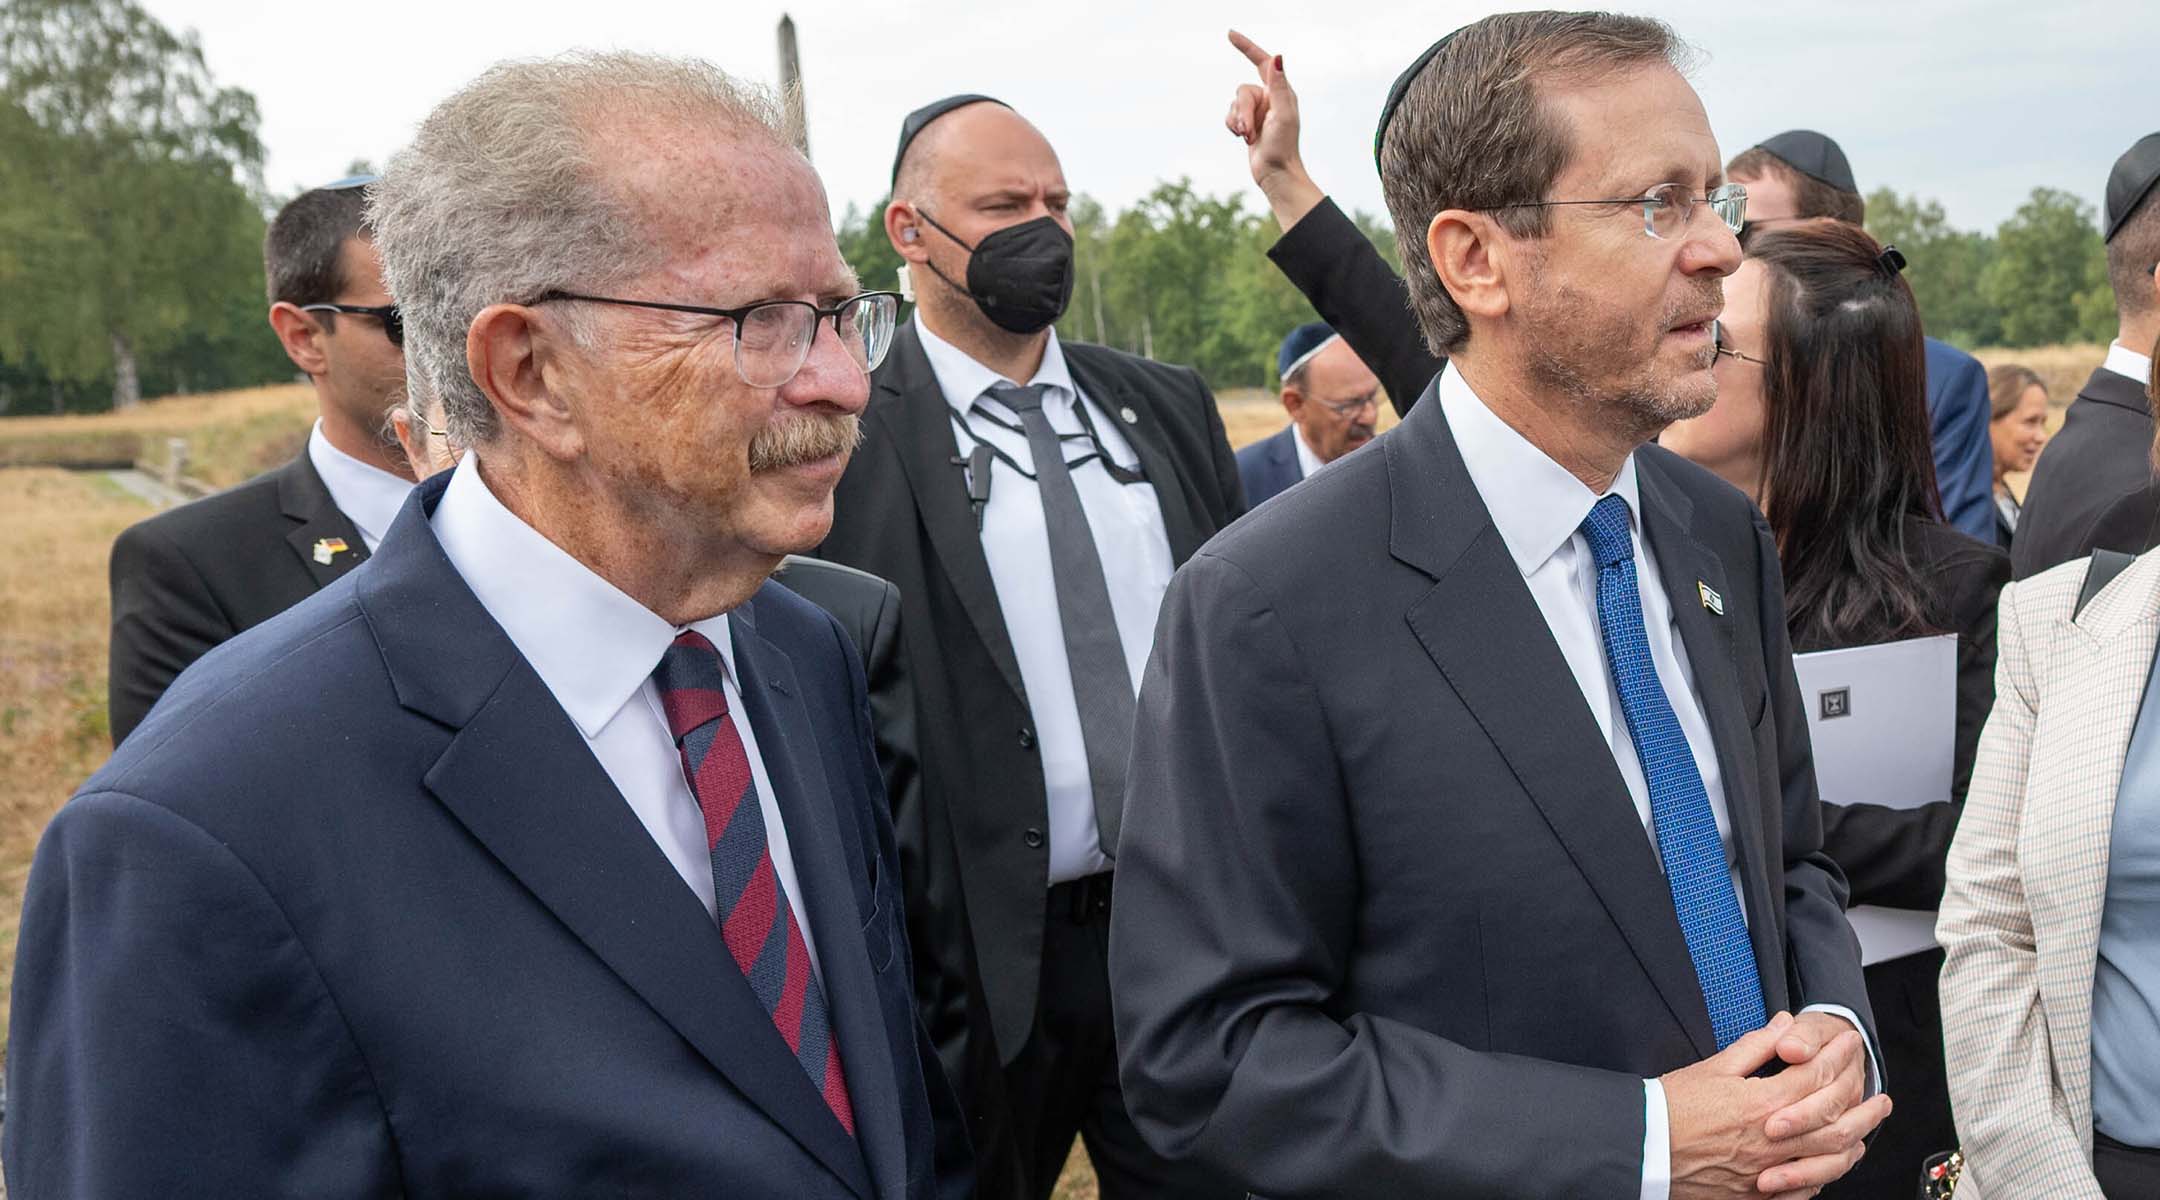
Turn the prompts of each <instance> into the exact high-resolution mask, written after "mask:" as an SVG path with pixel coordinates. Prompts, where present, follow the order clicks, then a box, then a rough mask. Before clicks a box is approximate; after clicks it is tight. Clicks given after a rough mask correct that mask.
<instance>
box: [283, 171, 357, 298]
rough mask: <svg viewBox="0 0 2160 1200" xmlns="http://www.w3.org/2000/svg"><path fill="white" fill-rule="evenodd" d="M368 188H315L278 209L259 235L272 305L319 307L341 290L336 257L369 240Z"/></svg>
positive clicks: (342, 276)
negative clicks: (358, 240) (354, 242)
mask: <svg viewBox="0 0 2160 1200" xmlns="http://www.w3.org/2000/svg"><path fill="white" fill-rule="evenodd" d="M365 193H366V189H365V188H360V187H341V188H316V189H314V190H312V191H306V192H302V193H300V194H299V195H298V196H295V197H293V199H292V202H291V203H289V204H287V205H286V206H285V207H283V208H281V209H279V210H278V215H277V216H276V218H275V219H273V220H272V221H271V222H270V231H269V232H268V233H266V234H264V235H263V288H264V290H265V291H266V292H267V293H268V294H269V297H270V303H272V304H276V303H277V302H279V301H281V300H282V301H284V302H286V303H288V304H323V303H327V302H329V301H331V300H335V299H337V297H338V293H340V292H342V291H344V290H345V284H346V282H347V280H346V279H345V273H344V271H343V270H342V269H340V266H339V255H340V254H341V252H342V251H343V250H344V249H345V242H346V239H348V238H354V237H366V236H368V231H367V225H366V219H367V196H366V194H365Z"/></svg>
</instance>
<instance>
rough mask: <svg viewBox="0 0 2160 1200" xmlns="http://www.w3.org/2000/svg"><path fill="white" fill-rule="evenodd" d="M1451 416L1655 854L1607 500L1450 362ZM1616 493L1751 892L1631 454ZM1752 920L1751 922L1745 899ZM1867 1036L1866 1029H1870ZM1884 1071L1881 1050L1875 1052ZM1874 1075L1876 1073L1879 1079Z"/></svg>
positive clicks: (1648, 617) (1656, 1125)
mask: <svg viewBox="0 0 2160 1200" xmlns="http://www.w3.org/2000/svg"><path fill="white" fill-rule="evenodd" d="M1439 399H1440V409H1441V411H1442V412H1444V413H1446V414H1447V420H1448V427H1449V428H1450V429H1451V430H1453V431H1454V434H1455V444H1456V446H1457V447H1459V448H1460V449H1461V451H1462V456H1463V464H1464V466H1465V467H1467V468H1468V470H1469V473H1470V482H1471V484H1472V485H1473V486H1475V487H1476V488H1477V490H1478V495H1479V496H1480V497H1481V498H1482V499H1483V500H1484V501H1485V508H1486V510H1487V511H1488V512H1489V513H1490V514H1491V516H1492V522H1493V527H1494V529H1495V530H1497V531H1498V532H1499V534H1500V540H1501V542H1502V543H1503V544H1505V545H1506V546H1507V549H1508V554H1509V556H1510V557H1512V558H1513V559H1514V560H1515V567H1516V569H1517V570H1519V571H1521V572H1522V577H1523V582H1524V583H1525V584H1527V585H1528V586H1529V588H1530V596H1531V599H1533V600H1535V601H1536V602H1537V606H1538V612H1539V614H1540V615H1542V616H1543V617H1544V618H1545V625H1546V627H1547V628H1548V629H1550V630H1551V631H1552V636H1553V641H1554V642H1556V643H1558V644H1559V647H1560V654H1561V657H1563V658H1564V659H1566V660H1567V665H1568V672H1569V673H1570V674H1571V675H1573V676H1574V677H1575V685H1576V686H1577V687H1578V688H1580V689H1581V690H1582V695H1583V701H1584V702H1585V703H1586V704H1588V705H1589V708H1590V715H1591V716H1592V717H1593V718H1595V719H1596V721H1597V723H1598V730H1599V732H1601V733H1603V734H1604V735H1605V742H1606V745H1607V746H1608V747H1610V749H1611V751H1612V756H1613V763H1614V765H1616V766H1617V767H1619V769H1620V779H1621V781H1622V782H1623V783H1625V784H1626V785H1627V790H1628V795H1629V796H1630V797H1631V798H1633V800H1634V801H1635V813H1636V816H1637V818H1638V819H1640V820H1641V821H1642V823H1643V830H1644V832H1645V833H1646V834H1647V835H1648V836H1649V838H1650V841H1651V845H1652V848H1653V850H1654V849H1655V847H1656V843H1657V830H1656V826H1655V824H1654V823H1653V822H1652V820H1651V812H1650V785H1649V783H1648V781H1647V780H1646V778H1645V777H1644V775H1643V769H1642V759H1641V758H1640V757H1638V756H1637V754H1636V753H1635V739H1634V738H1633V737H1632V736H1630V735H1629V733H1628V727H1627V716H1626V714H1625V712H1624V711H1623V710H1622V709H1621V707H1620V690H1619V688H1618V687H1617V686H1615V685H1614V683H1613V679H1612V668H1611V665H1610V664H1609V663H1607V662H1606V659H1605V647H1604V642H1603V640H1602V638H1601V637H1600V634H1599V631H1598V615H1597V612H1598V610H1597V560H1596V558H1595V556H1593V555H1592V554H1591V553H1590V545H1589V541H1588V540H1587V539H1586V538H1584V537H1583V535H1582V533H1581V532H1580V526H1581V525H1582V522H1583V519H1584V518H1586V517H1588V516H1589V515H1590V509H1591V507H1592V506H1593V505H1595V504H1596V503H1597V502H1598V501H1599V500H1601V499H1603V497H1602V496H1600V495H1598V494H1597V493H1595V492H1592V491H1591V490H1590V489H1589V488H1588V487H1586V486H1584V484H1583V482H1582V480H1580V479H1577V478H1576V477H1575V476H1574V474H1573V473H1571V472H1570V471H1568V469H1567V468H1565V467H1563V466H1561V465H1560V464H1559V463H1557V462H1554V461H1553V460H1552V458H1551V457H1550V456H1548V455H1547V454H1546V453H1545V452H1544V451H1542V450H1540V449H1538V448H1537V447H1536V446H1534V445H1532V444H1531V443H1530V441H1529V439H1527V438H1525V437H1523V435H1522V434H1520V433H1518V432H1516V431H1515V429H1514V428H1513V427H1511V426H1510V425H1508V424H1507V422H1505V421H1502V420H1501V419H1500V418H1499V417H1498V416H1497V415H1495V414H1494V413H1493V411H1492V410H1491V409H1489V408H1487V407H1486V406H1485V402H1484V401H1482V400H1480V399H1478V397H1477V394H1476V393H1475V392H1473V391H1471V390H1470V384H1469V382H1468V381H1466V380H1465V379H1463V377H1462V375H1461V374H1460V373H1458V372H1457V371H1456V370H1455V367H1454V366H1453V364H1450V365H1449V366H1448V367H1447V368H1446V369H1445V370H1444V371H1443V372H1442V374H1441V376H1440V397H1439ZM1606 494H1607V495H1616V496H1619V497H1620V498H1621V499H1622V500H1624V501H1626V502H1627V509H1628V529H1629V532H1630V534H1631V535H1632V537H1633V540H1634V543H1635V578H1636V580H1637V583H1638V587H1637V589H1636V590H1637V594H1638V595H1639V596H1640V597H1641V600H1642V609H1643V632H1644V634H1645V635H1646V636H1647V638H1648V640H1649V643H1650V658H1651V661H1652V662H1653V663H1655V664H1656V666H1657V674H1658V683H1659V684H1660V685H1661V686H1662V687H1663V688H1664V689H1665V698H1666V700H1667V701H1669V702H1670V703H1671V704H1672V710H1673V716H1674V717H1676V718H1677V719H1678V720H1679V722H1680V729H1681V732H1682V733H1684V734H1686V735H1687V742H1688V750H1689V752H1690V753H1691V754H1693V756H1694V758H1695V769H1696V771H1697V772H1699V773H1700V774H1701V775H1702V781H1703V790H1704V791H1705V792H1707V793H1708V794H1709V797H1710V812H1711V815H1712V817H1714V818H1715V819H1716V821H1717V831H1718V842H1719V844H1720V845H1722V846H1723V847H1724V850H1725V861H1726V864H1727V868H1728V870H1730V872H1731V876H1732V882H1733V895H1734V896H1735V897H1736V898H1740V897H1744V896H1745V893H1744V892H1743V891H1742V890H1741V887H1740V864H1739V859H1738V852H1737V851H1736V850H1735V848H1734V845H1733V837H1732V817H1731V815H1730V813H1729V812H1728V811H1727V808H1726V803H1725V786H1724V779H1723V776H1722V775H1721V774H1720V772H1719V770H1718V760H1717V743H1716V742H1715V741H1713V740H1712V738H1711V735H1710V723H1709V720H1708V719H1707V718H1706V717H1705V716H1704V715H1703V706H1702V700H1701V698H1700V697H1699V696H1697V695H1696V694H1695V686H1694V681H1695V672H1694V670H1693V669H1692V668H1691V667H1690V666H1689V665H1688V657H1687V647H1686V645H1685V644H1683V643H1682V642H1681V640H1680V631H1679V626H1678V625H1676V624H1675V623H1674V621H1673V611H1672V599H1671V597H1669V596H1668V595H1666V592H1665V588H1664V586H1663V584H1662V582H1661V577H1660V576H1659V575H1658V570H1657V560H1656V559H1655V558H1654V557H1653V556H1652V555H1651V551H1650V540H1649V539H1648V538H1647V537H1645V536H1643V523H1642V502H1641V495H1640V489H1639V487H1638V484H1637V479H1636V473H1635V458H1634V456H1633V455H1630V456H1628V459H1627V462H1626V463H1624V464H1623V465H1622V466H1621V468H1620V474H1619V475H1618V476H1617V477H1616V478H1615V479H1614V480H1613V483H1612V487H1611V488H1610V489H1609V490H1608V491H1607V493H1606ZM1740 915H1741V919H1742V920H1746V919H1747V905H1746V901H1745V899H1741V909H1740ZM1802 1011H1803V1012H1828V1013H1833V1014H1835V1015H1837V1016H1840V1017H1843V1018H1844V1019H1845V1020H1847V1021H1849V1022H1851V1024H1852V1025H1853V1027H1854V1028H1856V1029H1858V1028H1859V1027H1860V1021H1859V1018H1858V1016H1857V1015H1856V1014H1854V1013H1853V1012H1852V1011H1851V1010H1849V1009H1846V1008H1843V1007H1840V1006H1838V1005H1833V1004H1816V1005H1809V1006H1808V1007H1807V1008H1806V1009H1803V1010H1802ZM1862 1033H1863V1036H1864V1035H1865V1031H1864V1030H1863V1031H1862ZM1868 1053H1869V1057H1870V1064H1871V1067H1872V1064H1873V1056H1874V1047H1873V1045H1872V1044H1870V1046H1869V1049H1868ZM1875 1077H1877V1076H1874V1075H1873V1074H1872V1071H1871V1076H1870V1078H1871V1079H1872V1078H1875ZM1643 1101H1644V1114H1645V1120H1644V1126H1643V1178H1642V1198H1643V1200H1665V1198H1666V1197H1667V1196H1668V1195H1669V1194H1670V1193H1671V1190H1672V1131H1671V1123H1670V1120H1669V1117H1668V1114H1667V1112H1666V1108H1665V1089H1664V1088H1663V1086H1661V1085H1660V1084H1659V1083H1658V1081H1657V1080H1655V1079H1646V1080H1644V1081H1643Z"/></svg>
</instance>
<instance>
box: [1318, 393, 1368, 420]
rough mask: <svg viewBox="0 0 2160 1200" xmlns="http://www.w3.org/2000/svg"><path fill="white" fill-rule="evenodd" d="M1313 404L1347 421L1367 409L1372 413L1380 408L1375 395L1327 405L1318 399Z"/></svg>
mask: <svg viewBox="0 0 2160 1200" xmlns="http://www.w3.org/2000/svg"><path fill="white" fill-rule="evenodd" d="M1313 403H1314V404H1317V405H1319V406H1320V407H1322V408H1324V409H1326V410H1328V411H1329V412H1331V413H1334V414H1335V415H1336V416H1338V417H1341V418H1342V419H1343V420H1345V421H1347V420H1349V419H1350V418H1352V417H1354V416H1356V415H1358V414H1359V413H1361V412H1364V411H1365V410H1366V409H1368V408H1370V409H1373V410H1374V411H1378V410H1379V408H1380V397H1379V395H1378V394H1377V393H1375V394H1373V395H1369V396H1366V397H1365V398H1364V399H1362V400H1345V401H1343V402H1342V403H1340V404H1329V403H1328V402H1327V401H1325V400H1318V399H1316V400H1314V401H1313Z"/></svg>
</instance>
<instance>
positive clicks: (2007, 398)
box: [1987, 363, 2048, 550]
mask: <svg viewBox="0 0 2160 1200" xmlns="http://www.w3.org/2000/svg"><path fill="white" fill-rule="evenodd" d="M1987 379H1988V441H1989V442H1991V443H1993V444H1994V447H1995V542H1996V544H1997V545H1999V546H2001V547H2002V548H2004V549H2005V550H2007V549H2009V548H2010V537H2011V535H2012V534H2014V533H2016V532H2017V519H2018V513H2019V512H2020V511H2021V507H2020V505H2019V503H2018V498H2017V497H2016V496H2013V495H2011V494H2010V485H2009V484H2008V483H2007V482H2005V481H2004V479H2003V476H2005V475H2007V474H2009V473H2010V472H2012V471H2030V470H2032V469H2033V463H2035V462H2037V461H2039V458H2040V449H2041V447H2043V446H2045V445H2047V438H2048V432H2047V409H2048V391H2047V385H2046V384H2044V383H2042V382H2040V376H2039V374H2038V373H2037V372H2035V371H2034V370H2033V369H2032V368H2031V367H2021V366H2018V365H2017V364H2016V363H2004V364H2002V365H2001V366H1999V367H1991V368H1989V369H1988V376H1987Z"/></svg>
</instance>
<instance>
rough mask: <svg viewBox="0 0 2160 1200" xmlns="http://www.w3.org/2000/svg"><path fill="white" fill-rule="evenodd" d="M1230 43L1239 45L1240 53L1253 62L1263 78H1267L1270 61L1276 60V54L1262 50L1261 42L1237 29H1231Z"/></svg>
mask: <svg viewBox="0 0 2160 1200" xmlns="http://www.w3.org/2000/svg"><path fill="white" fill-rule="evenodd" d="M1230 44H1231V45H1233V46H1235V47H1237V50H1238V53H1240V54H1242V55H1244V56H1245V58H1246V60H1247V61H1249V62H1251V63H1252V65H1253V68H1254V69H1255V70H1257V71H1259V72H1260V74H1261V77H1262V78H1266V76H1267V66H1268V63H1270V62H1272V61H1273V60H1274V55H1272V54H1269V53H1268V52H1267V51H1265V50H1262V49H1261V48H1260V43H1258V42H1255V41H1253V40H1252V39H1251V38H1249V37H1246V36H1245V35H1244V34H1242V33H1239V32H1238V31H1237V30H1235V29H1233V30H1231V31H1230Z"/></svg>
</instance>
